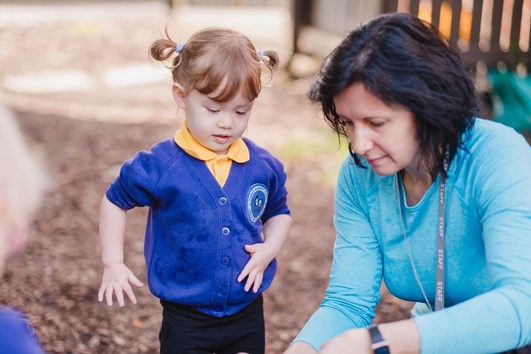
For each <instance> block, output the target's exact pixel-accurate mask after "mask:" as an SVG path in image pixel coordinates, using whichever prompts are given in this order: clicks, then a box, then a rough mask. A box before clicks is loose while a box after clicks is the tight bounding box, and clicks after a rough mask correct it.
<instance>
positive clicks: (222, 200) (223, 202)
mask: <svg viewBox="0 0 531 354" xmlns="http://www.w3.org/2000/svg"><path fill="white" fill-rule="evenodd" d="M227 201H228V200H227V198H225V197H221V198H219V200H218V202H219V205H225V204H227Z"/></svg>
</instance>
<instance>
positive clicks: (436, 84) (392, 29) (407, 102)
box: [308, 13, 479, 178]
mask: <svg viewBox="0 0 531 354" xmlns="http://www.w3.org/2000/svg"><path fill="white" fill-rule="evenodd" d="M359 82H361V83H363V85H364V86H365V88H366V89H367V90H369V92H371V93H372V94H373V95H375V96H376V97H378V98H379V99H380V100H382V101H383V102H384V103H386V104H398V105H401V106H403V107H405V108H407V109H409V110H410V111H411V112H412V113H413V115H414V117H415V121H416V126H417V134H418V139H419V142H420V150H421V159H422V162H423V163H425V164H426V166H428V169H429V172H430V174H431V175H432V177H433V178H435V176H436V175H437V174H438V173H440V172H441V173H444V174H445V172H444V168H443V162H444V155H445V151H448V153H449V161H448V162H450V161H451V160H452V159H453V157H454V156H455V153H456V151H457V148H459V147H462V144H463V141H462V140H463V138H462V136H463V133H464V132H466V131H467V130H468V129H470V128H471V127H472V125H473V122H474V119H473V118H474V117H475V116H476V115H477V114H478V111H479V109H478V107H479V104H478V96H477V91H476V88H475V85H474V82H473V80H472V79H471V78H470V76H469V72H468V71H467V69H466V68H465V66H464V63H463V61H462V60H461V57H460V55H459V52H458V51H457V50H456V49H455V48H454V47H453V46H451V45H450V44H449V43H448V42H447V41H446V40H445V39H444V38H443V37H442V36H441V35H440V33H439V31H438V30H437V29H436V28H435V27H434V26H432V25H431V24H429V23H427V22H425V21H422V20H420V19H419V18H417V17H415V16H413V15H410V14H407V13H392V14H384V15H380V16H378V17H376V18H374V19H372V20H370V21H368V22H366V23H364V24H361V25H360V26H358V27H357V28H355V29H353V30H352V31H351V32H350V33H349V34H348V35H347V36H346V38H345V39H344V40H343V41H342V42H341V43H340V44H339V45H338V46H337V47H336V48H335V49H334V50H333V51H332V52H331V53H330V54H329V55H328V56H327V57H326V58H325V60H324V61H323V65H322V67H321V69H320V71H319V72H318V73H317V75H316V76H315V78H314V80H313V83H312V85H311V86H310V90H309V92H308V98H309V99H310V100H311V101H312V102H313V103H318V104H319V105H320V108H321V109H322V111H323V114H324V117H325V120H326V121H327V123H328V125H329V126H330V127H331V128H332V129H333V130H334V131H335V132H336V133H337V134H338V136H345V137H347V134H346V131H345V130H344V127H343V126H342V124H341V121H340V119H339V116H338V114H337V113H336V110H335V106H334V100H333V99H334V96H336V95H338V94H339V93H340V92H341V91H342V90H344V89H345V88H346V87H348V86H350V85H352V84H354V83H359ZM349 151H350V153H351V155H352V157H353V158H354V161H355V162H356V164H357V165H358V166H362V167H363V165H362V163H361V161H360V159H359V156H357V155H356V154H355V153H354V152H353V151H352V146H351V144H350V143H349Z"/></svg>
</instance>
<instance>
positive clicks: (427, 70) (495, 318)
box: [286, 13, 531, 354]
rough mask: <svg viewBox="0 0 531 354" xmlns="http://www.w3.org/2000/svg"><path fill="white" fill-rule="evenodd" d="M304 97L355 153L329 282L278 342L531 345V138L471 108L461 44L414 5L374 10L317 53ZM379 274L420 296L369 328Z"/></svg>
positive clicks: (363, 346) (332, 347)
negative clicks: (288, 336) (302, 320)
mask: <svg viewBox="0 0 531 354" xmlns="http://www.w3.org/2000/svg"><path fill="white" fill-rule="evenodd" d="M309 97H310V100H311V101H312V102H314V103H318V104H319V105H320V107H321V108H322V111H323V113H324V116H325V119H326V121H327V122H328V124H329V125H330V126H331V128H332V129H333V130H334V131H335V132H336V133H338V134H339V135H340V136H346V137H347V138H348V141H349V147H350V151H351V155H352V156H349V157H348V158H347V159H346V160H345V162H344V163H343V165H342V167H341V170H340V173H339V177H338V182H337V189H336V196H335V216H334V223H335V227H336V233H337V235H336V242H335V246H334V259H333V264H332V270H331V275H330V284H329V287H328V289H327V290H326V295H325V298H324V300H323V302H322V304H321V306H320V307H319V309H318V310H317V311H316V312H315V313H314V314H313V316H312V317H311V318H310V320H309V321H308V323H307V324H306V325H305V326H304V328H303V329H302V331H301V332H300V334H299V335H298V336H297V337H296V339H295V341H294V343H293V344H292V345H291V346H290V347H289V348H288V350H287V351H286V354H288V353H289V354H296V353H315V352H317V351H320V353H333V354H341V353H389V352H391V353H393V354H395V353H419V352H422V353H495V352H501V351H504V350H510V349H513V348H518V347H522V346H525V345H527V344H529V343H531V277H530V273H529V269H531V257H530V254H531V237H530V231H529V230H531V197H530V196H531V149H530V148H529V145H528V143H527V142H526V141H525V140H524V139H523V137H522V136H520V135H519V134H517V133H516V132H515V131H513V130H512V129H510V128H508V127H505V126H503V125H501V124H498V123H494V122H491V121H486V120H482V119H478V118H474V117H475V116H476V114H477V112H478V101H477V94H476V91H475V88H474V83H473V81H472V80H471V79H470V78H468V77H467V72H466V70H465V68H464V66H463V63H462V61H461V59H460V57H459V55H458V53H457V51H456V50H455V49H453V48H451V47H450V46H449V45H448V43H447V42H445V40H444V39H443V38H442V37H441V36H440V34H439V33H438V32H437V30H436V29H435V28H434V27H432V26H431V25H429V24H427V23H424V22H422V21H421V20H419V19H418V18H416V17H414V16H412V15H409V14H405V13H394V14H388V15H382V16H379V17H377V18H375V19H373V20H371V21H369V22H368V23H365V24H363V25H361V26H360V27H358V28H356V29H354V30H353V31H351V32H350V33H349V34H348V35H347V37H346V38H345V39H344V40H343V41H342V43H340V44H339V45H338V47H337V48H336V49H335V50H334V51H333V52H332V53H331V54H330V55H329V56H328V57H327V58H326V60H325V62H324V64H323V66H322V68H321V70H320V72H319V73H318V74H317V76H316V78H315V80H314V82H313V84H312V86H311V88H310V91H309ZM382 277H383V279H385V283H386V286H387V288H388V289H389V290H390V292H391V293H392V294H394V295H395V296H397V297H399V298H401V299H404V300H408V301H413V302H417V305H416V306H415V307H414V309H413V311H412V314H413V318H412V319H408V320H402V321H397V322H392V323H386V324H381V325H379V326H370V325H371V321H372V319H373V318H374V316H375V308H376V305H377V304H378V302H379V300H380V294H379V288H380V284H381V281H382ZM368 326H369V327H368ZM325 343H326V344H325Z"/></svg>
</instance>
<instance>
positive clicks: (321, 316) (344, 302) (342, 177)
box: [295, 157, 383, 350]
mask: <svg viewBox="0 0 531 354" xmlns="http://www.w3.org/2000/svg"><path fill="white" fill-rule="evenodd" d="M349 161H351V160H350V157H349V158H347V159H346V160H345V162H344V163H343V165H342V167H341V170H340V172H339V176H338V182H337V188H336V193H335V202H334V203H335V213H334V225H335V228H336V241H335V244H334V254H333V261H332V270H331V273H330V284H329V286H328V288H327V290H326V294H325V297H324V299H323V302H322V303H321V306H320V307H319V309H318V310H317V311H316V312H315V313H314V314H313V316H312V317H311V318H310V320H309V321H308V323H306V325H305V326H304V328H303V329H302V331H301V332H300V333H299V335H298V336H297V338H295V341H303V342H307V343H308V344H310V345H311V346H312V347H314V348H315V349H316V350H318V349H319V348H320V347H321V345H322V344H324V343H325V342H326V341H328V340H329V339H331V338H333V337H334V336H336V335H338V334H340V333H341V332H344V331H346V330H348V329H351V328H359V327H366V326H368V325H369V324H370V323H371V321H372V319H373V318H374V316H375V308H376V305H377V304H378V302H379V301H380V297H381V296H380V293H379V289H380V284H381V278H382V264H383V262H382V254H381V251H380V247H379V244H378V241H377V240H376V238H375V236H374V233H373V230H372V228H371V225H370V223H369V219H368V216H367V215H366V213H365V211H364V208H363V207H362V205H361V204H362V203H363V201H362V200H363V198H362V197H359V193H360V192H361V191H362V189H363V186H361V185H359V183H360V182H359V179H357V178H354V173H355V170H356V169H358V167H356V166H354V165H352V164H351V163H350V162H349ZM356 184H358V185H356ZM361 193H362V192H361Z"/></svg>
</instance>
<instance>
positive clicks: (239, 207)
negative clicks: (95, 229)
mask: <svg viewBox="0 0 531 354" xmlns="http://www.w3.org/2000/svg"><path fill="white" fill-rule="evenodd" d="M245 143H246V144H247V146H248V148H249V153H250V160H249V161H247V162H246V163H243V164H240V163H236V162H233V163H232V166H231V170H230V173H229V176H228V179H227V182H226V183H225V185H224V187H221V186H220V185H219V184H218V182H217V181H216V179H215V178H214V176H213V175H212V173H211V172H210V171H209V169H208V167H207V166H206V164H205V163H204V161H201V160H197V159H195V158H194V157H192V156H190V155H188V154H187V153H185V152H184V151H183V150H182V149H181V148H180V147H179V146H178V145H177V144H176V143H175V141H174V140H173V139H168V140H165V141H162V142H160V143H158V144H155V145H154V146H153V147H152V148H151V150H150V151H149V152H147V151H141V152H139V153H137V154H136V156H135V157H134V158H133V159H131V160H128V161H126V162H125V163H124V165H123V166H122V169H121V171H120V175H119V176H118V178H117V179H116V180H115V181H114V182H113V183H112V184H111V186H110V187H109V188H108V190H107V193H106V195H107V198H108V199H109V200H110V201H111V202H112V203H114V204H115V205H117V206H118V207H119V208H121V209H124V210H128V209H131V208H133V207H139V206H149V207H150V210H149V215H148V221H147V227H146V238H145V245H144V255H145V259H146V265H147V273H148V283H149V287H150V289H151V292H152V293H153V294H154V295H155V296H157V297H159V298H161V299H163V300H166V301H171V302H175V303H179V304H184V305H189V306H193V307H195V308H196V309H198V310H199V311H202V312H204V313H206V314H208V315H211V316H216V317H222V316H227V315H231V314H234V313H236V312H238V311H239V310H241V309H243V308H244V307H245V306H247V305H248V304H250V303H251V302H252V301H253V300H254V299H255V298H256V297H257V296H258V294H259V293H261V292H262V291H264V290H265V289H267V288H268V287H269V286H270V285H271V282H272V280H273V277H274V274H275V271H276V261H275V260H273V262H271V264H270V265H269V266H268V267H267V268H266V270H265V271H264V279H263V282H262V285H261V286H260V289H259V291H258V292H257V293H256V294H255V293H253V292H252V291H249V292H246V291H245V290H244V284H245V281H243V282H241V283H238V282H237V277H238V275H239V274H240V272H241V271H242V270H243V268H244V266H245V264H246V263H247V262H248V260H249V254H248V253H247V252H245V250H244V245H246V244H253V243H258V242H263V240H262V235H261V233H262V225H263V224H264V223H266V222H267V220H269V219H270V218H272V217H274V216H276V215H280V214H289V213H290V210H289V208H288V206H287V202H286V200H287V191H286V188H285V181H286V174H285V172H284V168H283V165H282V163H280V161H279V160H277V159H276V158H275V157H273V156H272V155H271V154H270V153H269V152H267V151H266V150H264V149H262V148H260V147H258V146H257V145H256V144H254V143H253V142H251V141H250V140H248V139H245Z"/></svg>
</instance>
